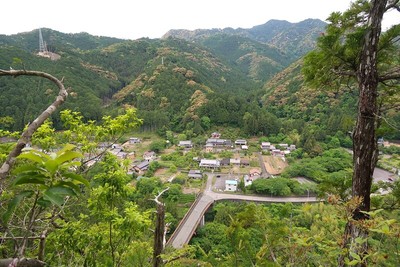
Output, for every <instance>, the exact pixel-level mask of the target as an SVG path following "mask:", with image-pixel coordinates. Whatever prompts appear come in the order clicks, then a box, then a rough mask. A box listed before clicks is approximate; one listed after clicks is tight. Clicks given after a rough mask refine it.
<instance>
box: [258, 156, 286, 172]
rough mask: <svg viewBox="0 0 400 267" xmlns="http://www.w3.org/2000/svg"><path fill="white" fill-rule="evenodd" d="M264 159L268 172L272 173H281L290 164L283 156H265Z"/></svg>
mask: <svg viewBox="0 0 400 267" xmlns="http://www.w3.org/2000/svg"><path fill="white" fill-rule="evenodd" d="M263 161H264V165H265V168H266V169H267V172H268V173H269V174H272V175H279V174H281V173H282V172H283V170H284V169H285V168H286V167H287V166H288V164H287V162H286V161H285V160H284V158H282V157H276V156H263Z"/></svg>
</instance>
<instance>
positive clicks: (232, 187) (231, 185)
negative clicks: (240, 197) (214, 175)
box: [225, 180, 238, 192]
mask: <svg viewBox="0 0 400 267" xmlns="http://www.w3.org/2000/svg"><path fill="white" fill-rule="evenodd" d="M237 186H238V182H237V181H236V180H226V181H225V191H231V192H235V191H236V190H237Z"/></svg>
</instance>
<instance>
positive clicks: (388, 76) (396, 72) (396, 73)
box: [379, 67, 400, 82]
mask: <svg viewBox="0 0 400 267" xmlns="http://www.w3.org/2000/svg"><path fill="white" fill-rule="evenodd" d="M399 79H400V67H396V68H393V69H391V70H390V71H387V72H385V73H383V74H382V75H379V82H384V81H388V80H399Z"/></svg>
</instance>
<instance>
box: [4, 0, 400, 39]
mask: <svg viewBox="0 0 400 267" xmlns="http://www.w3.org/2000/svg"><path fill="white" fill-rule="evenodd" d="M350 2H351V1H350V0H281V1H276V0H37V1H35V0H18V1H5V0H2V3H1V5H0V8H1V15H0V25H1V26H0V34H7V35H9V34H16V33H20V32H26V31H32V30H34V29H38V28H51V29H53V30H57V31H61V32H64V33H78V32H87V33H90V34H92V35H102V36H109V37H118V38H124V39H138V38H141V37H149V38H160V37H161V36H162V35H163V34H164V33H166V32H167V31H168V30H170V29H188V30H194V29H211V28H225V27H232V28H238V27H241V28H251V27H253V26H256V25H261V24H264V23H266V22H267V21H269V20H271V19H279V20H287V21H289V22H299V21H302V20H305V19H308V18H318V19H321V20H326V18H327V17H328V16H329V14H330V13H332V12H334V11H341V12H342V11H345V10H346V9H347V8H348V7H349V5H350ZM397 17H398V18H397V20H395V22H394V23H400V15H399V14H397ZM392 20H393V19H392Z"/></svg>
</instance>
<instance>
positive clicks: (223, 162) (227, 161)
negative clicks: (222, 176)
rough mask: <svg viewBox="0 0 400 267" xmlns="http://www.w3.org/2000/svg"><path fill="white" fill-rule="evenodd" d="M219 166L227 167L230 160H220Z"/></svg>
mask: <svg viewBox="0 0 400 267" xmlns="http://www.w3.org/2000/svg"><path fill="white" fill-rule="evenodd" d="M219 164H220V165H221V166H229V164H230V160H229V159H221V161H220V162H219Z"/></svg>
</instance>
